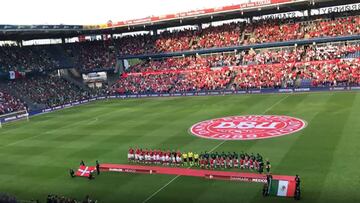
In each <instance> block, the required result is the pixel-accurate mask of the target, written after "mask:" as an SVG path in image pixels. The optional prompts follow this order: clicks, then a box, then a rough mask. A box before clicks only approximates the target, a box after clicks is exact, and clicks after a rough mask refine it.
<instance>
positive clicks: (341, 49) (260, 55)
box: [127, 44, 360, 72]
mask: <svg viewBox="0 0 360 203" xmlns="http://www.w3.org/2000/svg"><path fill="white" fill-rule="evenodd" d="M356 51H360V46H359V44H351V45H343V44H342V45H331V44H330V45H320V46H317V45H310V46H299V47H291V48H289V47H288V48H275V49H261V50H252V49H251V50H247V51H241V52H237V53H235V52H231V53H225V54H212V55H195V56H186V57H177V58H174V57H173V58H162V59H156V60H145V61H143V62H141V63H139V64H136V65H134V66H132V67H131V68H130V69H128V70H127V72H153V71H171V70H186V69H187V70H199V69H209V68H212V67H224V66H239V65H261V64H276V63H289V62H300V61H303V62H307V61H321V60H331V59H340V58H344V57H346V56H347V55H348V54H351V53H355V52H356Z"/></svg>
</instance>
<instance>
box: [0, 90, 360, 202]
mask: <svg viewBox="0 0 360 203" xmlns="http://www.w3.org/2000/svg"><path fill="white" fill-rule="evenodd" d="M243 114H246V115H249V114H274V115H289V116H294V117H298V118H301V119H303V120H305V121H307V123H308V126H307V127H306V128H305V129H304V130H302V131H300V132H298V133H295V134H291V135H286V136H282V137H278V138H273V139H265V140H255V141H226V142H223V143H221V142H222V141H218V140H210V139H203V138H198V137H195V136H193V135H190V134H189V133H188V129H189V128H190V126H191V125H193V124H194V123H196V122H199V121H202V120H206V119H211V118H218V117H223V116H230V115H243ZM129 146H141V147H143V148H166V149H168V148H170V149H180V150H182V151H187V150H191V151H197V152H201V151H205V150H211V149H214V148H216V151H231V152H232V151H239V152H240V151H242V150H244V151H247V152H254V153H256V152H259V153H262V154H263V155H264V156H265V157H268V158H269V159H270V160H271V163H272V166H273V168H272V172H273V173H275V174H283V175H295V174H300V176H301V177H302V196H303V199H302V200H301V202H318V203H328V202H360V193H358V191H357V190H358V188H360V173H359V172H358V171H359V169H360V161H359V157H360V94H359V93H355V92H346V93H334V92H331V93H310V94H291V95H242V96H217V97H216V96H213V97H185V98H155V99H132V100H110V101H102V102H95V103H91V104H87V105H83V106H79V107H74V108H70V109H66V110H62V111H58V112H54V113H49V114H44V115H40V116H36V117H33V118H31V119H30V121H29V122H27V121H21V122H17V123H11V124H8V125H5V126H4V127H3V128H2V129H0V192H6V193H9V194H13V195H16V196H17V197H18V198H19V199H24V200H25V199H26V200H30V199H39V200H41V202H45V199H46V196H47V195H48V194H50V193H54V194H59V195H65V196H69V197H75V198H78V199H82V198H83V197H84V196H85V195H87V194H89V195H90V196H91V197H92V198H94V199H97V200H99V202H104V203H111V202H135V203H136V202H137V203H142V202H144V201H145V202H149V203H150V202H153V203H155V202H204V203H212V202H242V203H255V202H294V201H295V200H293V199H286V198H278V197H271V198H266V199H264V198H263V197H262V196H261V190H262V184H260V183H242V182H228V181H218V180H206V179H202V178H196V177H182V176H180V177H177V178H175V177H176V176H167V175H145V174H144V175H140V174H120V173H103V174H101V176H99V177H96V179H95V180H92V181H89V180H87V179H85V178H74V179H72V178H70V177H69V175H68V169H69V168H77V167H78V164H79V162H80V160H81V159H83V160H84V161H85V163H87V164H89V165H94V163H95V160H99V161H100V162H101V163H127V150H128V147H129Z"/></svg>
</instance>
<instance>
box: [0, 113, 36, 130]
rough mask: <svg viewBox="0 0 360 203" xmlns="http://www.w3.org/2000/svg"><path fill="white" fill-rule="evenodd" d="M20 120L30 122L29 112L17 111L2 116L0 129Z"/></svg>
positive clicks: (0, 117)
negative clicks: (5, 124)
mask: <svg viewBox="0 0 360 203" xmlns="http://www.w3.org/2000/svg"><path fill="white" fill-rule="evenodd" d="M19 120H27V121H29V113H28V111H27V110H21V111H15V112H11V113H7V114H2V115H0V128H1V127H2V126H3V125H4V123H9V122H14V121H19Z"/></svg>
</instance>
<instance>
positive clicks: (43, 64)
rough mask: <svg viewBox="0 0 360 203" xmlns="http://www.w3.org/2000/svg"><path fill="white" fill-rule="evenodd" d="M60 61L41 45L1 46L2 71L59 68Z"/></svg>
mask: <svg viewBox="0 0 360 203" xmlns="http://www.w3.org/2000/svg"><path fill="white" fill-rule="evenodd" d="M58 68H59V63H58V62H57V61H56V60H54V59H53V58H52V57H51V56H50V55H49V54H48V53H47V50H46V49H45V48H43V47H41V46H31V47H18V46H0V72H1V71H2V72H7V71H20V72H26V71H32V70H37V71H43V70H49V69H58Z"/></svg>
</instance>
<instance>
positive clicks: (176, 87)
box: [111, 69, 231, 94]
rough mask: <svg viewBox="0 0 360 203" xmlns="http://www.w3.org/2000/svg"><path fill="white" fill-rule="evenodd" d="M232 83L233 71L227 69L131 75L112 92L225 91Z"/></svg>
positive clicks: (121, 81)
mask: <svg viewBox="0 0 360 203" xmlns="http://www.w3.org/2000/svg"><path fill="white" fill-rule="evenodd" d="M230 81H231V71H229V70H227V69H221V70H214V71H211V70H206V71H201V72H197V71H192V72H187V73H168V74H148V75H142V76H141V75H129V76H127V77H123V78H121V79H119V81H118V82H117V83H116V84H115V85H114V86H113V87H112V88H111V90H112V92H117V93H120V94H139V93H175V92H187V91H206V90H224V89H226V87H227V86H228V85H229V83H230Z"/></svg>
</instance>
